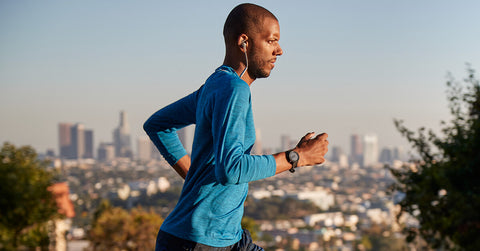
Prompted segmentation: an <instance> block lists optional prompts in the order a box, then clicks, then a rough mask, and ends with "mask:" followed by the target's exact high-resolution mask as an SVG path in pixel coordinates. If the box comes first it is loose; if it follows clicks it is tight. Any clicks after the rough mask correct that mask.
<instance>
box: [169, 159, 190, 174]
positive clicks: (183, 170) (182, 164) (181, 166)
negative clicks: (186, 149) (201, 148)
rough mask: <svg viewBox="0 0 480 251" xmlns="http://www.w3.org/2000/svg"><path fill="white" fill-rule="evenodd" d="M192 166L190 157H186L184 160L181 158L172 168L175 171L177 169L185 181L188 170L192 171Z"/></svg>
mask: <svg viewBox="0 0 480 251" xmlns="http://www.w3.org/2000/svg"><path fill="white" fill-rule="evenodd" d="M190 164H191V160H190V156H188V155H185V156H183V157H182V158H180V159H179V160H178V161H177V163H175V164H174V165H173V166H172V167H173V169H175V171H176V172H177V173H178V175H180V177H182V178H183V179H185V177H187V173H188V170H189V169H190Z"/></svg>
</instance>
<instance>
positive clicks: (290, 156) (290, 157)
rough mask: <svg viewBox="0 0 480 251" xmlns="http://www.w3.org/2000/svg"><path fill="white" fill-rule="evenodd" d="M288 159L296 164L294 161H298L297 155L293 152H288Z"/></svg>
mask: <svg viewBox="0 0 480 251" xmlns="http://www.w3.org/2000/svg"><path fill="white" fill-rule="evenodd" d="M288 158H289V159H290V161H292V162H296V161H298V153H297V152H295V151H290V152H289V153H288Z"/></svg>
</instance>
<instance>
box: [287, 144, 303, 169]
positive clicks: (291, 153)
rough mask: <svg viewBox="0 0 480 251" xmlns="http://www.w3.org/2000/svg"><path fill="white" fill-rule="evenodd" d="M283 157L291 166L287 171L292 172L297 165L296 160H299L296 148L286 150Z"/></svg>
mask: <svg viewBox="0 0 480 251" xmlns="http://www.w3.org/2000/svg"><path fill="white" fill-rule="evenodd" d="M285 157H286V159H287V161H288V163H290V165H291V168H290V169H289V171H290V172H292V173H294V172H295V168H296V167H297V166H298V162H299V160H300V155H299V153H298V152H297V151H296V149H292V150H288V151H286V152H285Z"/></svg>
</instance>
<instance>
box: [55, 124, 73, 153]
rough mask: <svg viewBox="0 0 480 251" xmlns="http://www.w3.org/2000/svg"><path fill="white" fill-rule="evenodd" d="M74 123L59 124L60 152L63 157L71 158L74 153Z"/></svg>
mask: <svg viewBox="0 0 480 251" xmlns="http://www.w3.org/2000/svg"><path fill="white" fill-rule="evenodd" d="M71 128H72V124H71V123H59V124H58V152H59V153H60V157H61V158H71V156H73V153H72V132H71Z"/></svg>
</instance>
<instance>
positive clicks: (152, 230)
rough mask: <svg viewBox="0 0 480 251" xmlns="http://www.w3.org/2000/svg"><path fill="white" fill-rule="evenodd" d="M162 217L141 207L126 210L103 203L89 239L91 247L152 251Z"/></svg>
mask: <svg viewBox="0 0 480 251" xmlns="http://www.w3.org/2000/svg"><path fill="white" fill-rule="evenodd" d="M162 222H163V219H162V218H161V217H160V216H159V215H157V214H155V213H153V212H146V211H145V210H143V209H141V208H134V209H132V211H131V212H128V211H126V210H124V209H122V208H120V207H111V206H109V204H108V203H106V202H103V203H102V204H101V207H100V208H99V210H97V213H95V220H94V222H93V223H92V229H91V230H90V232H89V235H88V238H89V240H90V242H91V246H92V249H93V250H139V251H141V250H154V249H155V240H156V237H157V232H158V229H159V228H160V225H161V224H162Z"/></svg>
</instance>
